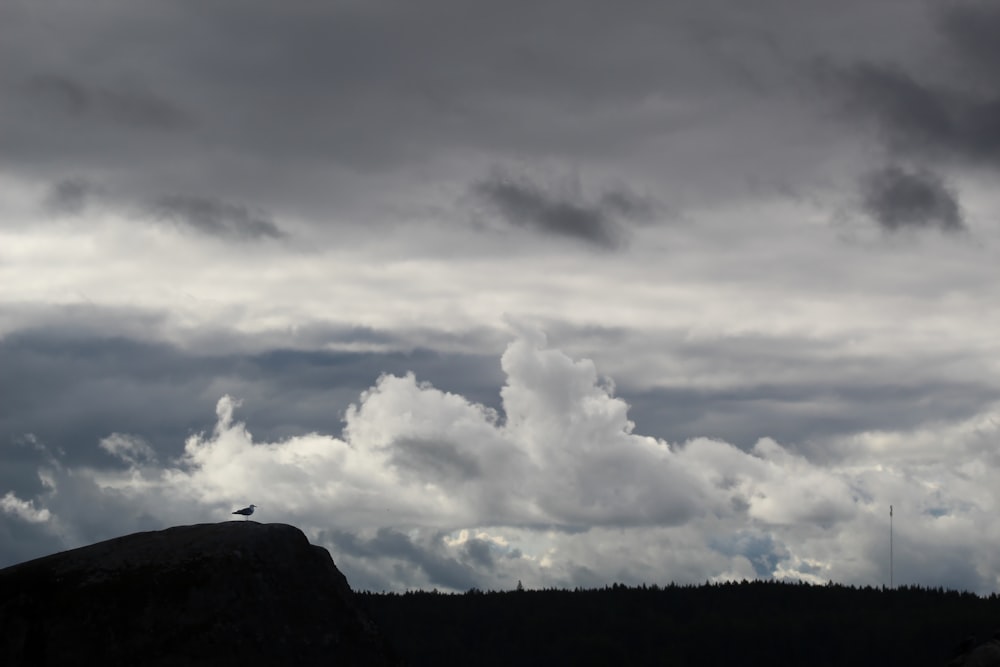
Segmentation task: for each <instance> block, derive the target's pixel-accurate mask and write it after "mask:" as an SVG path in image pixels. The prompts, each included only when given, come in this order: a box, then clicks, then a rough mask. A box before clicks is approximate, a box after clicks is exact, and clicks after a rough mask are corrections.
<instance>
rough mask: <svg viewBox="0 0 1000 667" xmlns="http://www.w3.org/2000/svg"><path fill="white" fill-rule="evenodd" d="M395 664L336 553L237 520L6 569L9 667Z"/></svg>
mask: <svg viewBox="0 0 1000 667" xmlns="http://www.w3.org/2000/svg"><path fill="white" fill-rule="evenodd" d="M386 664H394V661H392V660H391V659H390V657H389V653H388V650H387V648H386V646H385V644H384V643H383V641H382V639H381V637H380V636H379V635H378V633H377V631H376V629H375V626H374V625H373V624H372V622H371V621H370V619H369V618H368V617H367V616H366V614H365V613H364V612H363V611H362V610H361V609H360V608H359V607H358V605H357V604H356V602H355V600H354V595H353V593H352V592H351V589H350V587H349V586H348V584H347V580H346V579H345V578H344V575H343V574H341V573H340V571H339V570H337V568H336V567H335V566H334V563H333V560H332V559H331V558H330V554H329V553H328V552H327V551H326V549H323V548H322V547H317V546H313V545H311V544H309V542H308V540H307V539H306V536H305V535H304V534H303V533H302V532H301V531H300V530H298V529H297V528H294V527H292V526H287V525H283V524H259V523H256V522H254V521H233V522H227V523H219V524H201V525H196V526H178V527H175V528H168V529H167V530H160V531H154V532H148V533H136V534H134V535H128V536H126V537H120V538H117V539H114V540H108V541H107V542H100V543H98V544H94V545H91V546H89V547H83V548H80V549H74V550H72V551H66V552H62V553H58V554H54V555H52V556H47V557H45V558H39V559H37V560H33V561H29V562H27V563H22V564H20V565H15V566H13V567H9V568H6V569H4V570H0V665H4V666H6V667H15V666H20V665H24V666H26V667H43V666H45V665H269V666H270V665H295V666H296V667H300V666H306V665H376V666H377V665H386Z"/></svg>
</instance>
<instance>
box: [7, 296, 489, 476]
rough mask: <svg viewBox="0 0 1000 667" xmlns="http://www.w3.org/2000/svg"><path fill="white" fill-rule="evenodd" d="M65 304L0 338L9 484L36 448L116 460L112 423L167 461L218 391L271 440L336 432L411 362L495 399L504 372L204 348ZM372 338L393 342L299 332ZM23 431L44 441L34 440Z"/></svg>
mask: <svg viewBox="0 0 1000 667" xmlns="http://www.w3.org/2000/svg"><path fill="white" fill-rule="evenodd" d="M74 312H75V315H73V316H68V317H67V318H65V319H56V320H54V321H53V322H52V325H51V326H49V327H46V328H34V329H25V330H21V331H18V332H16V333H12V334H8V335H7V336H5V337H4V338H3V339H0V368H3V369H4V372H3V382H0V459H2V460H0V471H2V473H0V479H2V478H4V477H5V476H6V475H5V473H7V472H11V474H13V473H14V472H15V467H17V471H18V472H17V475H16V477H17V478H18V479H19V480H21V482H19V484H23V485H27V486H29V487H31V488H32V489H36V488H37V487H38V484H39V482H38V479H37V477H36V476H35V475H34V474H33V471H34V469H35V467H36V466H37V463H38V461H39V460H40V458H39V457H43V456H45V455H46V454H45V453H44V452H45V451H52V452H54V451H56V450H60V449H61V450H62V451H63V452H64V453H65V457H66V458H65V462H66V464H67V465H78V464H81V463H89V464H94V465H98V466H105V465H114V464H115V461H114V460H113V459H112V457H111V456H110V455H108V454H107V453H106V452H104V451H103V450H100V449H99V448H98V442H99V441H100V439H101V438H104V437H107V436H108V435H110V434H111V433H113V432H118V433H131V434H136V435H138V436H140V437H142V438H143V439H144V440H146V441H147V442H149V443H150V445H151V446H152V447H153V448H154V450H155V451H156V452H157V454H158V455H159V457H160V458H161V460H167V459H169V458H171V457H174V456H176V455H178V454H179V453H180V452H181V449H182V447H183V445H184V440H185V438H186V437H187V436H189V435H191V434H192V433H197V432H200V431H203V430H205V429H208V428H210V427H211V426H212V424H213V422H214V420H215V417H214V414H213V412H212V407H213V406H214V405H215V403H216V401H218V400H219V398H220V397H221V396H222V395H223V394H227V393H228V394H231V395H232V396H235V397H237V398H241V399H243V400H244V409H243V411H242V414H243V415H244V418H245V419H246V421H247V422H248V424H249V426H250V427H251V428H252V430H253V432H254V434H255V435H256V436H258V437H260V438H263V439H266V440H269V441H277V440H281V439H283V438H287V437H291V436H297V435H303V434H306V433H309V432H321V433H334V434H336V433H339V432H340V430H341V428H342V426H343V424H342V422H341V419H342V417H343V414H344V410H345V409H346V408H347V406H348V405H349V404H350V403H351V402H355V401H357V399H358V395H359V394H360V393H361V392H362V391H364V390H365V389H367V388H369V387H370V386H372V385H373V384H374V383H375V381H376V380H377V378H378V377H379V375H381V374H382V373H393V374H398V375H403V374H405V373H406V372H408V371H413V372H415V373H416V374H417V375H418V376H419V377H420V379H421V380H426V381H428V382H431V383H433V384H434V385H435V386H437V387H439V388H441V389H443V390H446V391H453V392H458V393H461V394H462V395H465V396H469V397H471V398H473V399H474V400H477V401H480V402H482V403H486V404H492V405H494V406H495V405H496V404H497V402H498V400H499V387H500V385H501V383H502V378H501V374H500V369H499V362H498V360H497V359H496V357H495V356H493V355H489V356H474V355H463V354H448V355H443V354H441V353H438V352H434V351H432V350H426V349H417V350H412V351H392V350H391V349H390V350H389V351H386V352H335V351H328V350H302V349H295V348H293V347H291V345H293V344H296V343H297V342H298V341H296V340H293V339H291V338H289V339H288V340H287V341H285V345H282V344H281V343H280V341H275V342H272V343H270V344H269V346H268V347H267V348H265V349H254V348H255V347H256V346H257V345H258V343H257V342H255V341H248V340H244V339H242V338H241V337H240V336H238V335H234V334H223V333H219V334H217V336H216V340H215V341H214V346H215V349H214V351H208V350H205V349H201V350H199V351H197V352H192V351H189V350H186V349H183V348H180V347H177V346H174V345H169V344H165V343H156V342H149V340H148V339H149V338H150V337H151V334H152V332H153V331H155V329H156V328H157V327H158V326H160V324H159V323H158V322H159V320H158V319H157V318H155V317H150V316H148V315H144V314H143V313H136V312H129V311H126V310H114V309H97V308H93V309H86V310H85V311H80V310H79V309H77V310H75V311H74ZM88 318H92V319H93V320H94V328H93V329H90V328H89V327H88V325H87V324H86V320H87V319H88ZM102 328H103V329H105V330H106V331H102V330H101V329H102ZM114 328H117V329H118V330H119V331H120V332H124V333H117V334H116V333H114V332H113V329H114ZM373 337H374V338H377V339H379V340H381V341H382V342H383V344H386V345H388V344H389V343H392V342H393V340H395V339H393V338H392V337H387V336H386V335H382V334H378V332H370V331H367V330H364V329H360V330H357V331H354V330H351V329H346V330H343V331H340V332H336V331H330V330H327V331H325V332H323V333H322V335H321V333H320V332H316V331H312V332H308V333H307V338H309V339H310V340H312V341H314V342H316V344H317V345H318V346H320V347H321V346H322V345H323V344H324V343H323V341H326V342H331V341H339V342H341V343H344V344H349V343H351V342H352V341H355V342H364V341H367V340H369V339H371V338H373ZM143 339H146V340H143ZM317 341H318V342H317ZM227 348H228V349H227ZM246 348H249V349H246ZM241 350H242V351H241ZM28 434H31V436H28ZM32 438H37V442H38V444H39V446H40V447H43V448H47V449H39V448H38V447H35V446H34V445H33V444H32V442H33V441H32ZM22 473H24V474H22ZM8 481H9V480H8ZM7 488H15V487H13V486H12V487H7ZM16 488H17V489H20V488H21V487H20V486H16Z"/></svg>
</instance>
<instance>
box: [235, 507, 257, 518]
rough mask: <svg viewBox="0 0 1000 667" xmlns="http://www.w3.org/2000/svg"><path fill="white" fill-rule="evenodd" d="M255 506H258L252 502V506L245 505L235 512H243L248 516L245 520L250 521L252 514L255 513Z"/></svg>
mask: <svg viewBox="0 0 1000 667" xmlns="http://www.w3.org/2000/svg"><path fill="white" fill-rule="evenodd" d="M255 507H257V506H256V505H253V504H251V505H250V507H244V508H243V509H241V510H236V511H235V512H233V514H242V515H243V516H245V517H246V519H244V521H249V520H250V515H251V514H253V509H254V508H255Z"/></svg>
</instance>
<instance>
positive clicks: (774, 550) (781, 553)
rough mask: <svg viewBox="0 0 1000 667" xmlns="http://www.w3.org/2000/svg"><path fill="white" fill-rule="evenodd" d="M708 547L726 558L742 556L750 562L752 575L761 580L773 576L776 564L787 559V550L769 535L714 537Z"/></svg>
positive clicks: (750, 533) (741, 532) (748, 534)
mask: <svg viewBox="0 0 1000 667" xmlns="http://www.w3.org/2000/svg"><path fill="white" fill-rule="evenodd" d="M709 545H710V546H711V547H712V548H713V549H715V550H716V551H718V552H719V553H723V554H726V555H727V556H736V555H739V556H743V557H745V558H746V559H747V560H749V561H750V564H751V565H752V566H753V570H754V574H756V575H757V576H758V577H761V578H763V579H767V578H770V577H772V576H774V571H775V569H777V567H778V563H780V562H781V561H782V560H784V559H785V558H787V557H788V555H789V553H788V549H787V548H786V547H785V546H784V545H783V544H781V543H779V542H776V541H775V540H774V537H773V536H772V535H771V534H770V533H753V532H750V531H740V532H739V533H736V534H733V535H726V536H723V537H715V538H712V539H710V540H709Z"/></svg>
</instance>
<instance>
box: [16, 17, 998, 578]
mask: <svg viewBox="0 0 1000 667" xmlns="http://www.w3.org/2000/svg"><path fill="white" fill-rule="evenodd" d="M0 26H3V27H2V28H0V566H7V565H11V564H14V563H17V562H20V561H23V560H26V559H29V558H34V557H38V556H42V555H45V554H48V553H51V552H54V551H58V550H62V549H67V548H72V547H76V546H81V545H85V544H89V543H92V542H95V541H98V540H102V539H107V538H111V537H115V536H118V535H123V534H127V533H131V532H136V531H142V530H154V529H158V528H164V527H167V526H172V525H179V524H192V523H203V522H215V521H226V520H230V519H232V518H239V517H233V516H232V515H231V514H230V512H231V511H232V510H234V509H237V508H240V507H243V506H245V505H248V504H250V503H254V504H256V505H257V506H258V509H257V513H256V514H255V515H254V517H253V518H254V519H255V520H259V521H262V522H282V523H290V524H293V525H296V526H298V527H300V528H302V529H303V530H304V531H305V532H306V534H307V535H308V536H309V537H310V539H311V540H312V541H313V542H314V543H316V544H321V545H323V546H325V547H326V548H328V549H329V550H330V552H331V555H332V556H333V558H334V560H335V562H336V563H337V565H338V567H339V568H340V569H341V570H342V571H343V572H344V573H345V574H346V575H347V577H348V580H349V581H350V583H351V585H352V587H354V588H355V589H366V590H374V591H381V590H395V591H402V590H408V589H432V588H437V589H439V590H452V591H463V590H468V589H470V588H480V589H483V590H507V589H512V588H514V587H515V586H516V583H517V582H518V581H522V582H523V584H524V585H525V587H538V588H542V587H567V588H573V587H577V586H579V587H591V586H604V585H609V584H611V583H613V582H621V583H627V584H638V583H659V584H665V583H669V582H677V583H702V582H705V581H724V580H731V579H736V580H741V579H778V580H793V581H797V580H802V581H808V582H816V583H825V582H828V581H835V582H841V583H846V584H853V585H861V586H866V585H872V586H882V585H887V584H889V583H890V577H889V566H890V562H889V537H890V517H889V507H890V505H892V506H893V509H894V513H893V517H892V525H891V530H892V539H893V548H894V550H893V554H894V560H893V563H892V565H893V581H894V583H895V584H897V585H899V584H919V585H924V586H944V587H948V588H957V589H964V590H971V591H975V592H979V593H990V592H993V591H996V590H998V588H1000V550H998V549H997V548H996V547H997V544H998V541H1000V484H998V481H1000V479H998V470H1000V450H998V444H1000V443H998V438H1000V362H998V358H1000V357H998V352H1000V344H998V339H997V335H996V332H997V331H1000V305H998V304H1000V224H998V221H997V216H998V214H1000V194H998V190H997V188H996V187H995V183H996V178H997V176H998V171H1000V47H998V44H1000V41H998V40H997V39H996V36H997V35H998V34H1000V7H998V6H997V5H996V4H995V3H988V2H972V1H965V0H960V1H955V0H951V1H947V2H945V1H943V0H942V1H940V2H935V1H930V2H924V1H914V0H880V2H877V3H873V2H870V1H869V0H841V1H839V2H821V1H819V0H760V1H758V2H753V3H748V2H744V1H743V0H664V1H662V2H638V1H630V0H626V1H624V2H607V1H599V0H574V1H572V2H571V1H569V0H544V1H538V0H534V1H532V2H523V1H521V0H510V1H508V2H481V1H479V0H472V1H470V0H423V1H422V2H419V3H417V2H412V1H409V0H405V1H404V0H363V1H362V0H337V1H330V2H319V1H318V0H316V1H314V0H292V1H290V2H282V3H274V2H270V1H269V0H268V1H265V0H240V1H239V2H237V1H235V0H159V1H157V2H147V1H139V2H137V1H135V0H98V1H96V2H90V3H79V2H76V1H75V0H0Z"/></svg>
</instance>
